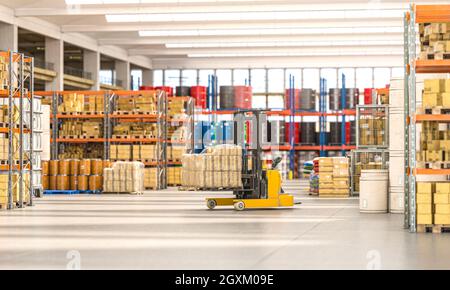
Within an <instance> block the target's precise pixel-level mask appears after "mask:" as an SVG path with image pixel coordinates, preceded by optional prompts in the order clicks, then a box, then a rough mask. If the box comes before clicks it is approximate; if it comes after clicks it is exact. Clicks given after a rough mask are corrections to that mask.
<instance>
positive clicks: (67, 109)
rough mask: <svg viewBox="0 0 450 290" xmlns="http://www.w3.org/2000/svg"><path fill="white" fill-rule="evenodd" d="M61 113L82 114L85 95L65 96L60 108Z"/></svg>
mask: <svg viewBox="0 0 450 290" xmlns="http://www.w3.org/2000/svg"><path fill="white" fill-rule="evenodd" d="M58 112H60V113H81V112H84V95H83V94H77V93H73V94H64V95H63V101H62V103H61V104H60V105H59V106H58Z"/></svg>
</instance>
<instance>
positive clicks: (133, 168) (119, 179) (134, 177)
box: [103, 162, 144, 194]
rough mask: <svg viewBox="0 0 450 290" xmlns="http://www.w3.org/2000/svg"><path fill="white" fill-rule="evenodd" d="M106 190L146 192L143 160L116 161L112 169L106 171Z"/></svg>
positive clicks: (111, 191)
mask: <svg viewBox="0 0 450 290" xmlns="http://www.w3.org/2000/svg"><path fill="white" fill-rule="evenodd" d="M103 188H104V192H109V193H133V194H142V193H143V192H144V164H143V163H141V162H116V163H114V164H113V167H112V169H105V171H104V184H103Z"/></svg>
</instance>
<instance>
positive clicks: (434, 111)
mask: <svg viewBox="0 0 450 290" xmlns="http://www.w3.org/2000/svg"><path fill="white" fill-rule="evenodd" d="M421 112H422V114H425V115H450V108H445V107H442V106H438V107H433V108H422V110H421Z"/></svg>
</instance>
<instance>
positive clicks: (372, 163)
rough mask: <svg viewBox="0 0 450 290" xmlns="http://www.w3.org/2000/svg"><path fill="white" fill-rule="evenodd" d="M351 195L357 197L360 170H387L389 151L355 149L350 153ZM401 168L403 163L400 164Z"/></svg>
mask: <svg viewBox="0 0 450 290" xmlns="http://www.w3.org/2000/svg"><path fill="white" fill-rule="evenodd" d="M350 156H351V161H350V162H351V163H350V173H351V174H350V176H351V195H352V196H358V195H359V190H360V178H361V172H362V170H381V169H388V168H389V151H388V150H385V149H356V150H352V151H351V155H350ZM401 166H403V163H402V164H401Z"/></svg>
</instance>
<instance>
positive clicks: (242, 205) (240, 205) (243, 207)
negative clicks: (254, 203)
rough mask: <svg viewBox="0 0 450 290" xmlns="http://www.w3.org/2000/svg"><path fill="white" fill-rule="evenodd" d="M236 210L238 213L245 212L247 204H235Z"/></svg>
mask: <svg viewBox="0 0 450 290" xmlns="http://www.w3.org/2000/svg"><path fill="white" fill-rule="evenodd" d="M234 209H235V210H237V211H243V210H244V209H245V203H244V202H243V201H239V202H236V203H235V204H234Z"/></svg>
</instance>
